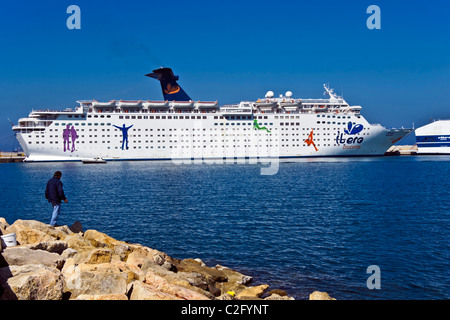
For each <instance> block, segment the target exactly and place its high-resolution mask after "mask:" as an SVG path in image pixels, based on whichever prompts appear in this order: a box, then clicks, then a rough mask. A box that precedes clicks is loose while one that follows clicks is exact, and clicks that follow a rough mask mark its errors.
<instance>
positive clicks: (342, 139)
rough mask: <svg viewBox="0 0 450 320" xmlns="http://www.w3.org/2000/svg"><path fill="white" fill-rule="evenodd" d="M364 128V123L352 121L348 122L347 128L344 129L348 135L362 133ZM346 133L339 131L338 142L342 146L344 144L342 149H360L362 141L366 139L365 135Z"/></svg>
mask: <svg viewBox="0 0 450 320" xmlns="http://www.w3.org/2000/svg"><path fill="white" fill-rule="evenodd" d="M363 129H364V126H363V125H362V124H355V125H353V123H352V122H349V123H348V124H347V129H344V133H345V134H346V135H349V136H352V135H356V134H358V133H360V132H361V131H362V130H363ZM344 133H340V132H339V131H338V133H337V135H336V144H337V145H338V146H340V145H341V144H343V145H344V146H343V147H342V149H360V148H361V143H362V142H363V141H364V138H363V137H346V136H344Z"/></svg>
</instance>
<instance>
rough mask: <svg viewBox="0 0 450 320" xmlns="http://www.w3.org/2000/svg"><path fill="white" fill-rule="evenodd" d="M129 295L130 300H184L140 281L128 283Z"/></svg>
mask: <svg viewBox="0 0 450 320" xmlns="http://www.w3.org/2000/svg"><path fill="white" fill-rule="evenodd" d="M128 296H129V298H130V300H182V299H181V298H179V297H177V296H175V295H172V294H169V293H166V292H162V291H158V290H155V289H154V288H153V287H152V286H151V285H149V284H146V283H143V282H140V281H134V282H131V283H130V284H129V285H128Z"/></svg>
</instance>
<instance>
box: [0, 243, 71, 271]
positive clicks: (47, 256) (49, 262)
mask: <svg viewBox="0 0 450 320" xmlns="http://www.w3.org/2000/svg"><path fill="white" fill-rule="evenodd" d="M2 257H3V259H2V260H3V261H0V263H2V264H3V265H0V267H5V266H22V265H27V264H42V265H44V266H47V267H53V268H57V269H61V268H62V267H63V265H64V262H65V260H64V258H62V257H61V256H60V255H59V254H57V253H52V252H48V251H44V250H33V249H30V248H27V247H21V246H16V247H7V248H5V250H3V252H2Z"/></svg>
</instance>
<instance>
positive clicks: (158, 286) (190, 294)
mask: <svg viewBox="0 0 450 320" xmlns="http://www.w3.org/2000/svg"><path fill="white" fill-rule="evenodd" d="M145 283H146V284H149V285H150V286H151V288H152V289H154V290H157V291H160V292H164V293H167V294H170V295H173V296H176V297H178V298H181V299H183V300H210V298H208V297H207V296H206V295H204V294H201V293H199V292H196V291H195V290H193V289H188V288H186V287H182V286H180V285H176V284H171V283H169V282H168V281H167V279H165V278H163V277H161V276H159V275H157V274H155V273H154V272H152V271H151V270H149V271H148V272H147V274H146V275H145Z"/></svg>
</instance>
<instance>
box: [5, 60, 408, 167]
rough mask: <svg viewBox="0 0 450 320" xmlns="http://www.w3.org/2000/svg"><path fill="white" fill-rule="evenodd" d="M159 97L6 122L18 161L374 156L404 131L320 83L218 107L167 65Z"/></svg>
mask: <svg viewBox="0 0 450 320" xmlns="http://www.w3.org/2000/svg"><path fill="white" fill-rule="evenodd" d="M146 76H148V77H151V78H154V79H156V80H158V81H159V82H160V84H161V89H162V92H163V96H164V99H163V100H160V101H156V100H134V101H130V100H126V101H125V100H110V101H97V100H80V101H77V103H78V105H77V106H76V107H74V108H73V109H72V108H67V109H64V110H50V109H45V110H33V111H32V112H31V113H30V114H29V116H28V117H26V118H21V119H19V121H18V124H17V125H14V126H13V130H14V132H15V133H16V137H17V139H18V141H19V143H20V145H21V147H22V148H23V151H24V153H25V155H26V158H25V161H30V162H33V161H83V160H86V159H102V160H106V161H113V160H175V159H184V160H193V159H195V160H198V159H202V160H206V159H218V160H224V159H227V160H228V159H263V158H279V159H281V158H297V157H330V156H331V157H337V156H344V157H347V156H379V155H383V154H384V153H385V152H386V150H387V149H388V148H389V147H390V146H391V145H393V144H395V143H396V142H397V141H399V140H401V139H402V138H403V137H405V136H406V135H407V134H408V133H409V132H411V129H390V130H388V129H386V128H385V127H383V126H381V125H379V124H369V122H367V120H366V119H365V118H364V117H363V116H362V115H361V106H358V105H349V104H348V103H347V102H346V101H345V100H344V99H343V98H342V97H340V96H338V95H337V94H336V93H334V91H333V90H332V89H330V88H329V87H328V86H327V85H324V89H325V93H324V94H326V95H327V97H326V98H325V99H323V98H322V99H299V98H293V94H292V92H290V91H287V92H286V93H284V94H281V95H279V96H277V97H275V95H274V93H273V92H272V91H269V92H267V94H266V95H265V96H264V98H259V99H256V100H252V101H241V102H240V103H237V104H228V105H219V103H218V102H217V101H199V100H193V99H191V97H189V95H188V94H187V93H186V92H185V91H184V90H183V89H182V88H181V86H180V85H179V84H178V82H177V81H178V80H179V77H178V76H175V75H174V73H173V71H172V70H171V69H170V68H162V67H161V68H160V69H156V70H153V73H150V74H147V75H146Z"/></svg>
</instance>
